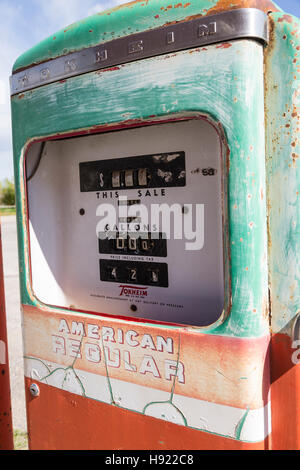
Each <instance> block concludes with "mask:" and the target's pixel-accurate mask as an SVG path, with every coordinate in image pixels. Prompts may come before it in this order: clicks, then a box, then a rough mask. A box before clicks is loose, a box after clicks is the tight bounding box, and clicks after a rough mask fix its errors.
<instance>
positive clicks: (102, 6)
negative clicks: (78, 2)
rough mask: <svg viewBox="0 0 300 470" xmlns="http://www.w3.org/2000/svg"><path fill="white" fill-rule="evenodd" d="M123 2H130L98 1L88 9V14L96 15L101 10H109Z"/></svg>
mask: <svg viewBox="0 0 300 470" xmlns="http://www.w3.org/2000/svg"><path fill="white" fill-rule="evenodd" d="M123 3H128V0H103V1H102V2H98V3H97V4H96V5H94V6H93V7H91V8H90V9H89V10H88V11H87V16H91V15H94V14H96V13H99V12H100V11H104V10H108V9H110V8H113V7H115V6H117V5H121V4H123Z"/></svg>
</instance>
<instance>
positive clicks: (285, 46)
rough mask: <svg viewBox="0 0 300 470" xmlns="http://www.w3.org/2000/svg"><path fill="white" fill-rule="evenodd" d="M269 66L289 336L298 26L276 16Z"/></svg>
mask: <svg viewBox="0 0 300 470" xmlns="http://www.w3.org/2000/svg"><path fill="white" fill-rule="evenodd" d="M271 20H272V47H271V48H270V50H269V53H268V55H267V61H266V74H267V75H266V116H267V128H266V131H267V155H266V156H267V175H268V207H269V258H270V261H269V276H270V288H271V306H272V329H273V332H274V333H280V332H281V333H288V334H291V331H292V326H293V322H294V320H295V316H296V314H297V313H298V312H299V306H300V204H299V198H300V166H299V165H300V162H299V156H300V141H299V132H300V21H299V19H298V18H295V17H293V16H290V15H283V14H280V13H274V14H272V15H271Z"/></svg>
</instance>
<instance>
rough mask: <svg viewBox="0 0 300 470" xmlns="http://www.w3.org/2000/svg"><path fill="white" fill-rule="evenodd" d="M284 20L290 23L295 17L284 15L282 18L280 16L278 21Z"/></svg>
mask: <svg viewBox="0 0 300 470" xmlns="http://www.w3.org/2000/svg"><path fill="white" fill-rule="evenodd" d="M283 21H287V22H288V23H292V22H293V17H292V16H291V15H283V16H282V17H281V18H278V23H282V22H283Z"/></svg>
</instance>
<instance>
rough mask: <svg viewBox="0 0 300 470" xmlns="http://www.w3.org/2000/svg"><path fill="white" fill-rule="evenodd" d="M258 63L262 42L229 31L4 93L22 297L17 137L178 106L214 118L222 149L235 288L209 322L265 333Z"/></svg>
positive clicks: (106, 123)
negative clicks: (216, 38)
mask: <svg viewBox="0 0 300 470" xmlns="http://www.w3.org/2000/svg"><path fill="white" fill-rule="evenodd" d="M212 67H213V74H212V72H211V70H212ZM262 67H263V63H262V46H260V45H258V44H255V43H253V42H251V41H240V42H239V41H236V42H234V43H232V44H226V45H221V46H209V47H208V48H203V49H196V50H194V51H186V52H183V53H180V54H174V55H172V56H162V57H159V58H156V59H148V60H144V61H141V62H136V63H133V64H128V65H124V66H122V67H119V68H118V69H117V70H115V69H112V70H107V71H104V72H95V73H91V74H86V75H84V76H82V77H75V78H72V79H69V80H68V81H66V82H64V83H60V82H59V83H57V84H54V85H49V86H45V87H41V88H38V89H36V90H33V91H29V92H25V93H24V94H20V95H18V96H15V97H13V99H12V110H13V132H14V148H15V171H16V183H17V191H18V201H19V204H20V203H22V206H21V207H19V210H18V219H19V220H20V222H22V223H21V224H19V229H20V230H21V233H20V244H21V246H20V255H21V270H22V276H21V277H22V279H23V282H22V285H21V286H22V302H23V303H24V304H35V305H36V300H35V299H34V297H33V295H32V294H31V293H30V292H31V291H30V288H29V285H28V282H29V279H30V273H29V262H28V259H27V258H24V256H25V254H26V256H27V249H26V250H24V242H25V244H27V243H28V241H27V235H26V232H24V231H23V230H22V228H24V227H26V218H25V210H26V203H25V193H24V191H25V188H24V183H23V181H24V180H23V178H24V173H23V164H24V160H23V158H24V151H25V147H24V146H25V144H26V142H27V143H28V142H29V141H30V140H31V139H34V138H37V137H42V136H45V137H46V136H51V135H59V134H62V133H64V132H69V131H70V129H72V130H73V132H75V131H76V129H77V130H78V131H81V130H84V129H90V128H93V129H94V130H95V128H97V127H99V128H101V129H102V130H105V129H106V130H109V129H110V128H112V126H113V125H114V124H115V125H116V124H119V125H120V123H123V125H124V126H134V125H137V124H138V123H142V122H143V120H147V119H150V120H151V118H150V116H163V115H165V114H166V113H167V114H170V115H171V116H172V114H174V115H176V114H178V113H182V112H184V113H185V115H188V113H193V112H195V111H196V110H199V113H201V114H203V113H205V114H208V115H210V116H213V117H214V118H215V120H216V121H219V122H221V123H222V125H223V127H224V129H225V132H226V135H227V139H228V143H229V146H230V152H231V155H230V173H229V186H230V187H229V230H230V250H231V283H232V285H233V286H238V287H239V288H238V289H237V288H236V289H235V290H234V289H233V297H232V311H231V315H230V318H229V319H228V320H227V322H226V323H225V324H224V325H223V326H222V327H221V328H220V329H218V330H217V331H214V332H215V333H220V334H221V333H222V334H223V333H224V334H229V335H234V336H249V335H250V336H252V335H254V336H256V335H261V334H264V333H266V332H267V331H268V319H267V302H268V295H267V267H266V266H263V267H262V268H261V270H260V272H259V274H257V268H256V267H257V265H260V266H261V265H262V264H263V263H262V260H264V259H266V245H267V243H266V231H265V224H266V217H265V211H266V208H265V192H266V191H265V177H264V114H263V74H262V72H263V70H262ZM253 69H255V70H257V74H258V79H257V80H256V81H253V80H252V72H251V71H252V70H253ZM231 77H234V79H233V81H232V80H231ZM220 82H221V83H222V85H220ZM116 83H117V84H118V86H117V89H116V85H115V84H116ZM208 83H209V86H207V84H208ZM250 97H253V99H252V98H251V99H250ZM254 97H255V99H254ZM58 104H59V106H58ZM28 116H30V119H28ZM253 116H255V118H254V117H253ZM128 118H129V120H128ZM152 120H153V118H152ZM237 123H238V124H237ZM101 126H102V127H101ZM242 175H243V176H242ZM244 175H246V176H244ZM23 217H24V218H23ZM23 224H24V225H23ZM25 246H26V245H25ZM241 260H242V263H241ZM25 261H26V263H25ZM23 273H26V276H25V277H24V274H23ZM249 285H251V286H252V289H251V291H249Z"/></svg>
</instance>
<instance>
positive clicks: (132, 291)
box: [120, 286, 148, 297]
mask: <svg viewBox="0 0 300 470" xmlns="http://www.w3.org/2000/svg"><path fill="white" fill-rule="evenodd" d="M120 289H121V293H120V297H121V296H122V295H125V296H128V297H130V296H136V297H147V295H148V287H132V286H120Z"/></svg>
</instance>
